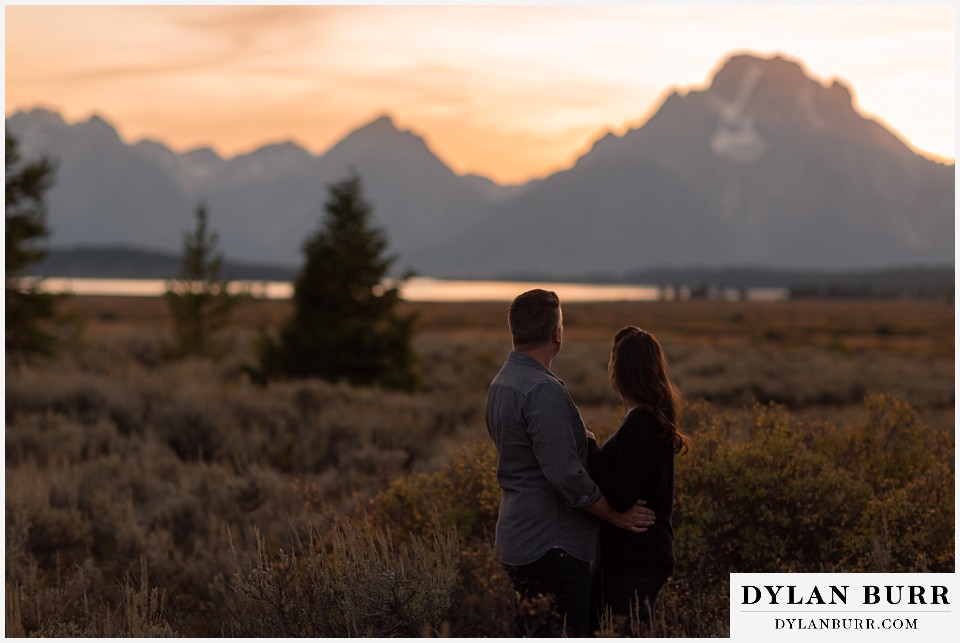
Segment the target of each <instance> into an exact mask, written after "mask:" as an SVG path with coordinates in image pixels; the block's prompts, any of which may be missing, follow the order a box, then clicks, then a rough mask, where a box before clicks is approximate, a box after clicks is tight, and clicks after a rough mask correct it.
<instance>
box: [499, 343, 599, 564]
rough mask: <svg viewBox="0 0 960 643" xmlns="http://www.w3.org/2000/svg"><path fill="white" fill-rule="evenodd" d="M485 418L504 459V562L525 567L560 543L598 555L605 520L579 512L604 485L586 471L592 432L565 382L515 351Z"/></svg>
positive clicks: (573, 551)
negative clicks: (588, 436)
mask: <svg viewBox="0 0 960 643" xmlns="http://www.w3.org/2000/svg"><path fill="white" fill-rule="evenodd" d="M486 417H487V430H488V431H489V432H490V436H491V437H492V438H493V441H494V442H495V443H496V445H497V452H498V453H499V456H500V457H499V461H498V463H497V481H498V482H499V483H500V487H501V489H502V496H501V501H500V515H499V519H498V520H497V535H496V538H497V550H498V552H499V554H500V560H501V562H503V563H506V564H509V565H524V564H526V563H531V562H533V561H535V560H537V559H539V558H540V557H541V556H543V555H544V554H545V553H547V551H549V550H550V549H552V548H554V547H559V548H561V549H564V550H565V551H566V552H567V553H569V554H570V555H572V556H573V557H575V558H578V559H580V560H584V561H594V560H597V558H598V557H599V549H598V547H599V546H598V543H597V534H598V527H599V523H598V522H597V521H596V520H595V519H594V518H593V517H592V516H591V515H590V514H588V513H586V512H584V511H578V509H582V508H583V507H586V506H588V505H591V504H593V503H594V502H596V501H597V500H598V499H599V498H600V489H599V488H598V487H597V485H596V483H594V481H593V480H591V479H590V476H589V475H588V473H587V437H586V431H585V429H584V425H583V420H582V419H581V417H580V411H578V410H577V407H576V405H575V404H574V403H573V400H572V399H571V398H570V395H569V394H568V393H567V390H566V389H565V388H564V386H563V382H562V381H561V380H560V379H559V378H558V377H557V376H556V375H554V374H553V373H552V372H551V371H550V370H549V369H548V368H546V367H544V366H543V365H542V364H540V362H538V361H537V360H535V359H533V358H532V357H529V356H528V355H524V354H523V353H518V352H516V351H514V352H511V353H510V355H509V356H508V357H507V361H506V362H505V363H504V365H503V367H502V368H501V369H500V372H499V373H498V374H497V376H496V377H495V378H494V380H493V382H492V383H491V384H490V390H489V391H488V393H487V410H486Z"/></svg>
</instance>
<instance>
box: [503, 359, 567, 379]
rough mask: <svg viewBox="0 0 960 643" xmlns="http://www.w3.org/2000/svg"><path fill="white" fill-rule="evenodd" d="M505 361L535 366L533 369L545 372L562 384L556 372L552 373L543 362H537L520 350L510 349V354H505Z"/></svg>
mask: <svg viewBox="0 0 960 643" xmlns="http://www.w3.org/2000/svg"><path fill="white" fill-rule="evenodd" d="M507 361H508V362H513V363H514V364H519V365H521V366H529V367H531V368H535V369H537V370H538V371H540V372H541V373H546V374H547V375H549V376H550V377H552V378H553V379H555V380H557V381H558V382H560V383H561V384H563V380H562V379H560V378H559V377H557V374H556V373H554V372H553V371H551V370H550V369H549V368H547V367H546V366H544V365H543V364H541V363H540V362H538V361H537V360H535V359H533V358H532V357H530V356H529V355H526V354H524V353H521V352H519V351H510V355H508V356H507Z"/></svg>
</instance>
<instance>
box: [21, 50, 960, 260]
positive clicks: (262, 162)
mask: <svg viewBox="0 0 960 643" xmlns="http://www.w3.org/2000/svg"><path fill="white" fill-rule="evenodd" d="M6 123H7V130H8V132H9V133H12V134H13V135H14V136H16V137H18V138H19V139H20V141H21V148H22V152H23V155H24V158H26V159H30V158H32V157H34V156H36V155H39V154H47V155H49V156H50V157H51V158H53V159H55V160H57V161H58V163H59V169H58V172H57V183H56V185H55V186H54V188H53V189H52V190H51V192H50V195H49V204H50V224H51V228H52V230H53V236H52V239H51V241H52V243H53V245H55V246H58V247H68V246H75V245H104V244H122V245H127V246H150V247H155V248H157V249H160V250H163V251H170V252H174V253H175V252H177V251H178V250H179V246H180V239H181V235H182V233H183V231H184V230H186V229H188V228H190V227H191V225H192V214H193V210H194V208H195V206H196V203H197V201H198V200H199V199H200V198H201V197H203V198H205V199H206V201H207V203H208V206H209V213H210V223H211V226H212V227H213V228H214V229H216V230H217V231H218V233H219V234H220V240H221V247H222V249H223V251H224V252H225V254H226V256H227V258H228V259H232V260H242V261H250V262H255V263H264V264H279V265H294V264H297V263H299V260H300V247H301V244H302V242H303V240H304V239H305V238H306V236H307V235H308V234H310V233H312V232H313V231H314V230H316V229H317V228H318V226H319V225H320V222H321V212H322V207H323V203H324V201H325V200H326V186H327V185H328V184H329V183H330V182H332V181H334V180H337V179H339V178H341V177H343V176H344V175H346V173H347V172H349V171H350V170H351V168H352V169H354V170H356V171H357V172H358V173H359V174H360V175H361V177H362V178H363V181H364V186H365V189H366V192H367V195H368V197H369V199H370V201H371V202H372V204H373V206H374V215H375V221H374V222H375V223H376V224H377V225H379V226H381V227H383V229H384V230H385V232H386V233H387V236H388V239H389V244H390V245H389V251H390V252H391V253H393V254H395V255H396V256H397V263H396V267H397V269H398V270H403V269H405V268H412V269H414V270H416V271H418V272H419V273H421V274H427V275H434V276H456V277H471V278H498V277H502V276H505V275H514V274H519V273H537V274H545V275H553V276H554V277H556V278H557V279H570V278H577V277H579V276H582V275H585V274H597V273H603V274H611V275H616V276H621V277H622V276H624V275H627V274H632V273H636V272H637V271H641V270H644V269H649V268H653V267H656V266H671V267H684V266H704V267H706V268H710V269H714V268H720V267H724V266H731V265H761V266H768V267H771V268H780V269H791V270H842V271H848V270H863V269H871V270H873V269H878V268H883V267H889V266H902V265H952V264H953V263H954V229H955V224H954V214H955V194H954V174H955V169H954V166H953V165H944V164H942V163H937V162H935V161H932V160H930V159H927V158H925V157H923V156H919V155H917V154H915V153H914V152H912V151H911V150H910V149H909V148H908V147H907V146H906V145H905V144H904V142H903V141H901V140H900V139H898V138H897V136H896V135H895V134H893V133H892V132H890V131H889V130H887V129H885V128H884V127H883V126H882V125H880V124H879V123H877V122H875V121H873V120H870V119H868V118H866V117H864V116H863V115H862V114H859V113H858V112H857V110H856V108H855V106H854V103H853V100H852V90H851V89H850V88H849V87H847V86H846V85H844V84H843V83H841V82H839V81H830V82H827V83H822V82H821V81H819V80H816V79H814V78H812V77H811V76H810V75H809V74H808V73H807V72H806V70H805V69H804V67H803V65H802V64H801V63H799V62H797V61H792V60H789V59H786V58H783V57H779V56H777V57H770V58H764V57H758V56H755V55H735V56H731V57H730V58H729V59H727V60H726V61H724V62H723V64H722V65H721V66H720V67H719V70H718V71H717V73H716V74H715V76H714V78H713V79H712V82H711V83H710V85H709V86H708V87H706V88H705V89H702V90H684V89H678V90H676V91H674V92H673V93H671V94H670V95H669V96H667V98H666V99H665V100H664V101H663V103H662V104H661V105H660V107H659V109H658V110H657V112H656V114H655V115H654V116H653V117H652V118H651V119H650V120H649V121H648V122H647V123H645V124H644V125H643V126H642V127H638V128H636V129H633V130H630V131H628V132H626V133H625V134H624V135H622V136H614V135H612V134H608V135H606V136H604V137H602V138H600V139H599V140H597V142H596V143H595V144H594V146H593V147H592V149H591V150H590V151H589V152H587V153H586V154H584V155H583V156H582V157H580V158H579V159H578V161H577V162H576V164H575V165H574V166H573V167H572V168H570V169H568V170H565V171H561V172H557V173H555V174H553V175H551V176H549V177H547V178H545V179H542V180H538V181H531V182H529V183H527V184H525V185H522V186H509V187H507V186H500V185H497V184H495V183H493V182H491V181H489V180H487V179H484V178H483V177H477V176H458V175H456V174H455V173H454V172H453V171H451V170H450V169H449V168H448V167H447V166H446V165H445V164H444V163H443V162H442V161H441V160H440V159H439V158H438V157H437V156H436V155H435V154H434V153H433V152H432V151H431V150H430V148H429V146H428V145H427V143H426V142H425V141H424V139H423V138H422V137H421V136H419V135H418V134H416V133H414V132H411V131H404V130H400V129H398V128H397V127H396V125H395V124H394V122H393V121H392V120H391V119H390V118H389V117H388V116H383V117H378V118H377V119H375V120H373V121H372V122H370V123H368V124H366V125H364V126H363V127H360V128H359V129H357V130H356V131H354V132H351V133H350V134H348V135H347V136H345V137H344V138H343V139H342V140H341V141H340V142H339V143H337V144H336V145H334V146H333V147H332V148H331V149H330V150H328V151H327V152H326V153H324V154H321V155H314V154H311V153H310V152H308V151H306V150H304V149H303V148H301V147H299V146H297V145H295V144H293V143H290V142H285V143H277V144H274V145H268V146H264V147H262V148H260V149H258V150H255V151H253V152H251V153H249V154H244V155H241V156H237V157H235V158H230V159H224V158H221V157H219V156H218V155H217V154H215V153H214V152H213V151H212V150H209V149H198V150H193V151H190V152H186V153H182V154H180V153H176V152H173V151H172V150H170V149H169V148H167V147H166V146H164V145H163V144H162V143H159V142H156V141H140V142H138V143H135V144H132V145H131V144H127V143H124V142H123V141H122V140H121V139H120V138H119V137H118V136H117V133H116V131H115V129H114V128H113V126H111V125H110V124H109V123H107V122H105V121H104V120H103V119H102V118H99V117H93V118H91V119H90V120H88V121H86V122H83V123H77V124H72V125H68V124H66V123H65V122H64V121H63V120H62V118H61V117H60V116H59V115H58V114H55V113H53V112H49V111H44V110H34V111H31V112H19V113H17V114H14V115H12V116H10V117H9V118H8V119H7V121H6Z"/></svg>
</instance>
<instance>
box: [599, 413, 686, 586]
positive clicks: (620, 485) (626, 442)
mask: <svg viewBox="0 0 960 643" xmlns="http://www.w3.org/2000/svg"><path fill="white" fill-rule="evenodd" d="M589 444H590V476H591V477H592V478H593V479H594V480H595V481H596V483H597V484H598V485H599V486H600V490H601V491H602V492H603V495H604V496H605V497H606V499H607V501H608V502H609V503H610V504H611V505H613V507H614V508H615V509H616V510H617V511H621V512H623V511H626V510H627V509H629V508H630V507H632V506H633V505H634V503H635V502H636V501H637V500H646V501H647V505H646V506H647V507H650V508H651V509H652V510H653V511H654V512H655V513H656V522H655V523H654V524H653V526H652V527H650V528H649V529H647V531H645V532H643V533H642V534H637V533H633V532H630V531H627V530H626V529H620V528H619V527H614V526H613V525H611V524H610V523H608V522H603V523H601V525H600V554H601V559H600V560H601V566H602V567H603V568H604V569H609V570H610V571H616V572H617V573H620V574H626V575H630V576H658V577H666V576H670V575H671V574H672V573H673V567H674V564H675V563H676V557H675V556H674V553H673V524H672V522H671V519H672V513H673V456H674V452H673V448H672V445H671V444H669V443H668V442H667V441H666V440H665V439H664V438H663V437H662V436H661V435H660V434H659V427H658V426H657V421H656V419H655V418H654V416H653V414H652V413H650V412H648V411H644V410H641V409H634V410H632V411H631V412H630V413H629V414H628V415H627V417H625V418H624V420H623V423H622V424H621V425H620V428H618V429H617V431H616V433H614V434H613V435H612V436H611V437H610V439H609V440H607V441H606V442H605V443H604V444H603V447H599V446H597V443H596V442H594V441H593V440H590V441H589Z"/></svg>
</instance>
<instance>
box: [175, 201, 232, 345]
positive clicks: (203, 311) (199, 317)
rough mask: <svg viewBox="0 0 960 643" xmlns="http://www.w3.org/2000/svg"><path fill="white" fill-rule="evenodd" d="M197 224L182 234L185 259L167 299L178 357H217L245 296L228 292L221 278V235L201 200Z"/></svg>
mask: <svg viewBox="0 0 960 643" xmlns="http://www.w3.org/2000/svg"><path fill="white" fill-rule="evenodd" d="M196 218H197V223H196V227H195V228H194V229H193V231H191V232H186V233H184V235H183V259H182V263H181V266H180V274H179V276H178V278H177V279H176V281H174V282H173V283H172V284H170V285H168V288H167V293H166V300H167V306H168V307H169V309H170V314H171V316H172V317H173V331H174V344H175V345H174V349H175V351H176V353H177V354H178V355H181V356H187V355H194V356H205V357H216V356H218V355H219V354H220V352H221V345H220V344H219V343H218V338H217V335H218V334H219V333H220V332H221V331H222V330H224V329H225V328H226V327H227V326H228V324H229V323H230V314H231V313H232V311H233V309H234V307H235V306H236V305H237V303H238V302H239V301H240V298H241V296H242V295H240V294H235V293H231V292H229V285H230V283H229V281H228V280H226V279H224V278H223V277H222V276H221V269H222V266H223V255H222V254H221V253H219V252H217V250H216V246H217V239H218V235H217V234H216V233H215V232H211V231H210V230H209V229H208V225H207V206H206V204H205V203H204V202H203V201H202V200H201V201H200V203H199V204H198V205H197V209H196Z"/></svg>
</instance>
